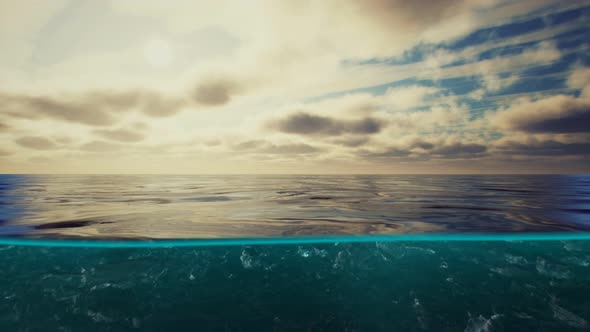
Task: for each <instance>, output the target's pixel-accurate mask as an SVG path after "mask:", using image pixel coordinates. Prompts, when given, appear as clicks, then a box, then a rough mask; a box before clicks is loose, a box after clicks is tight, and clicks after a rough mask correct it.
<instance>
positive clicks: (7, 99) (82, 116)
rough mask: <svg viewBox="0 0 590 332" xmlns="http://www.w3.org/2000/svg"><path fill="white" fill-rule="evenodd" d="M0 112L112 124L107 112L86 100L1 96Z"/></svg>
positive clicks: (112, 119) (9, 114)
mask: <svg viewBox="0 0 590 332" xmlns="http://www.w3.org/2000/svg"><path fill="white" fill-rule="evenodd" d="M0 111H1V112H2V113H3V114H5V115H8V116H12V117H20V118H27V119H37V118H39V117H43V118H53V119H58V120H63V121H68V122H74V123H82V124H87V125H93V126H108V125H111V124H113V123H114V118H113V116H112V115H111V114H110V113H109V112H108V111H106V110H105V109H101V108H99V107H96V105H95V104H93V103H91V102H89V101H88V100H70V99H57V98H53V97H46V96H26V95H6V94H2V95H0Z"/></svg>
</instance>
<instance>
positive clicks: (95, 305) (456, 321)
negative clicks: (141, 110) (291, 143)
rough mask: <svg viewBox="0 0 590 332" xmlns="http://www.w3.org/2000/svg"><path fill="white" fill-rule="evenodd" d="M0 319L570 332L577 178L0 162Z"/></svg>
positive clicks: (161, 326) (587, 278) (584, 214)
mask: <svg viewBox="0 0 590 332" xmlns="http://www.w3.org/2000/svg"><path fill="white" fill-rule="evenodd" d="M0 219H1V221H0V234H1V237H0V267H1V269H0V331H138V330H141V331H162V330H166V329H168V330H174V331H584V330H589V329H590V296H589V295H590V232H588V231H589V228H590V176H585V175H584V176H582V175H579V176H573V175H571V176H570V175H567V176H566V175H559V176H557V175H539V176H505V175H497V176H479V175H478V176H476V175H473V176H458V175H457V176H440V175H411V176H410V175H407V176H406V175H404V176H402V175H391V176H390V175H384V176H381V175H374V176H365V175H358V176H352V175H351V176H303V175H300V176H299V175H298V176H246V175H241V176H237V175H236V176H188V175H187V176H155V175H154V176H148V175H145V176H143V175H142V176H123V175H117V176H106V175H100V176H99V175H96V176H83V175H71V176H66V175H64V176H53V175H52V176H41V175H39V176H37V175H35V176H30V175H27V176H24V175H2V176H0Z"/></svg>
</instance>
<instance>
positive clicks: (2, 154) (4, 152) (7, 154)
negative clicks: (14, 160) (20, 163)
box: [0, 149, 13, 157]
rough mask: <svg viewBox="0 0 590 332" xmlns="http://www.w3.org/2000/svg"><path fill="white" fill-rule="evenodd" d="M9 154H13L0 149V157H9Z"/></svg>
mask: <svg viewBox="0 0 590 332" xmlns="http://www.w3.org/2000/svg"><path fill="white" fill-rule="evenodd" d="M11 154H13V152H10V151H7V150H2V149H0V157H4V156H10V155H11Z"/></svg>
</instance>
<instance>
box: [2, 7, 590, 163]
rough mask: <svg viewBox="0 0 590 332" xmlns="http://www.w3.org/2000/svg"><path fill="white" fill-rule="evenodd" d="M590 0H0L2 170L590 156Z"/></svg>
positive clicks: (579, 160) (564, 160)
mask: <svg viewBox="0 0 590 332" xmlns="http://www.w3.org/2000/svg"><path fill="white" fill-rule="evenodd" d="M589 6H590V3H589V2H588V1H572V2H559V1H531V0H528V1H527V0H524V1H518V2H511V1H500V0H444V1H434V2H433V1H426V0H424V1H421V0H420V1H409V2H408V1H401V0H400V1H397V0H391V1H386V0H369V1H366V0H363V1H361V0H345V1H336V0H327V1H291V0H287V1H266V0H255V1H173V2H171V1H145V0H142V1H140V0H136V1H135V0H133V1H83V0H79V1H43V2H38V1H32V0H30V1H18V2H16V1H4V0H0V47H1V49H2V52H1V53H0V172H2V173H528V172H534V173H539V172H540V173H556V172H557V173H560V172H567V173H571V172H574V173H579V172H587V171H588V170H590V163H589V157H588V154H589V152H588V151H590V128H589V124H588V123H590V79H589V77H590V69H588V66H589V65H590V59H589V58H588V56H587V54H588V52H587V51H588V50H587V48H588V46H587V45H588V38H589V37H584V35H583V34H582V35H581V37H580V36H578V35H575V33H576V31H582V32H584V31H586V32H588V31H587V30H588V29H589V28H588V26H589V23H588V22H590V18H589V17H590V14H589V12H590V11H589V10H588V8H589ZM564 13H569V14H568V15H569V16H568V15H565V14H564ZM574 14H575V15H574ZM560 15H561V16H560ZM562 17H567V18H568V19H563V18H562ZM539 22H540V23H539ZM581 29H582V30H581ZM584 29H586V30H584ZM585 35H586V36H588V35H589V34H588V33H586V34H585Z"/></svg>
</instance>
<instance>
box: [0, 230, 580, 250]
mask: <svg viewBox="0 0 590 332" xmlns="http://www.w3.org/2000/svg"><path fill="white" fill-rule="evenodd" d="M572 240H590V232H581V233H540V234H535V233H532V234H531V233H528V234H514V233H512V234H394V235H342V236H309V237H267V238H265V237H260V238H223V239H222V238H217V239H173V240H167V239H163V240H79V239H31V238H0V245H16V246H33V247H83V248H170V247H215V246H244V245H286V244H320V243H366V242H441V241H454V242H455V241H459V242H474V241H485V242H491V241H494V242H497V241H572Z"/></svg>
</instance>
